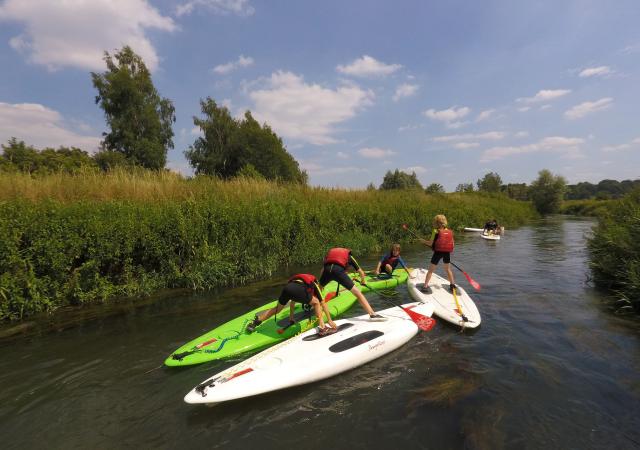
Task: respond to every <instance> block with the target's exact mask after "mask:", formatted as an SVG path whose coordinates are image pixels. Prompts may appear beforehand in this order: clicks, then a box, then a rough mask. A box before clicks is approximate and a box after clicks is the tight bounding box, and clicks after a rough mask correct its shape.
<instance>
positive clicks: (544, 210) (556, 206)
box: [529, 169, 567, 214]
mask: <svg viewBox="0 0 640 450" xmlns="http://www.w3.org/2000/svg"><path fill="white" fill-rule="evenodd" d="M566 189H567V181H566V180H565V179H564V177H562V176H560V175H553V174H552V173H551V172H550V171H549V170H547V169H544V170H541V171H540V172H538V178H536V179H535V180H534V181H533V182H532V183H531V186H530V187H529V197H530V198H531V200H532V201H533V205H534V206H535V207H536V209H537V210H538V212H539V213H541V214H549V213H554V212H558V211H559V210H560V206H561V205H562V199H563V198H564V192H565V190H566Z"/></svg>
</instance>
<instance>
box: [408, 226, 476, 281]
mask: <svg viewBox="0 0 640 450" xmlns="http://www.w3.org/2000/svg"><path fill="white" fill-rule="evenodd" d="M402 228H403V229H404V230H406V231H408V232H409V233H411V234H412V235H413V236H414V237H415V238H416V239H420V240H423V239H422V238H421V237H419V236H418V235H417V234H415V233H414V232H413V230H412V229H411V228H409V227H408V226H407V224H406V223H403V224H402ZM451 265H453V267H455V268H456V269H458V270H459V271H460V272H462V274H463V275H464V276H465V278H466V279H467V281H468V282H469V284H470V285H471V286H473V288H474V289H475V290H476V291H479V290H480V288H481V287H482V286H480V283H478V282H477V281H476V280H474V279H473V278H471V276H470V275H469V274H468V273H467V272H465V271H464V270H462V269H461V268H460V267H459V266H458V265H456V264H455V263H451Z"/></svg>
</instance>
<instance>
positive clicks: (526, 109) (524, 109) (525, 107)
mask: <svg viewBox="0 0 640 450" xmlns="http://www.w3.org/2000/svg"><path fill="white" fill-rule="evenodd" d="M530 109H531V106H523V107H522V108H518V111H520V112H527V111H529V110H530Z"/></svg>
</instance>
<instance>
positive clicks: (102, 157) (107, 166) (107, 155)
mask: <svg viewBox="0 0 640 450" xmlns="http://www.w3.org/2000/svg"><path fill="white" fill-rule="evenodd" d="M93 160H94V161H95V162H96V164H97V165H98V167H99V168H100V169H102V170H104V171H105V172H108V171H109V170H111V169H115V168H116V167H126V166H132V165H133V164H132V162H131V161H130V160H128V159H127V157H126V156H125V155H124V153H120V152H116V151H113V150H106V149H103V150H101V151H99V152H98V153H96V154H95V155H93Z"/></svg>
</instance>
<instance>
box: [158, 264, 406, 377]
mask: <svg viewBox="0 0 640 450" xmlns="http://www.w3.org/2000/svg"><path fill="white" fill-rule="evenodd" d="M353 276H355V277H357V279H359V277H358V276H357V274H352V277H353ZM406 280H407V273H406V272H405V271H404V270H396V271H395V272H394V274H393V277H388V276H379V277H378V276H375V275H371V274H367V286H360V285H359V284H358V283H356V286H358V287H359V288H360V290H361V291H362V292H368V291H370V290H371V288H373V289H374V290H376V289H384V288H390V287H394V286H397V285H398V284H399V283H403V282H405V281H406ZM336 288H337V284H336V282H335V281H332V282H331V283H329V284H327V285H326V286H325V289H324V295H325V297H326V296H327V295H328V294H329V295H331V296H333V295H335V292H336ZM356 301H357V299H356V297H355V295H353V294H352V293H351V292H348V291H345V290H344V288H341V290H340V292H339V294H338V295H337V296H335V297H333V298H331V299H330V300H329V301H328V302H327V306H328V307H329V311H330V312H331V317H332V318H333V317H338V316H340V315H341V314H343V313H344V312H345V311H347V310H348V309H349V308H351V306H353V304H354V303H355V302H356ZM277 303H278V301H277V300H274V301H272V302H270V303H267V304H265V305H263V306H260V307H259V308H256V309H254V310H251V311H249V312H247V313H246V314H243V315H241V316H239V317H236V318H235V319H232V320H230V321H229V322H227V323H224V324H222V325H220V326H219V327H217V328H214V329H213V330H211V331H209V332H207V333H205V334H203V335H202V336H200V337H197V338H195V339H194V340H192V341H190V342H187V343H186V344H184V345H183V346H182V347H180V348H178V349H177V350H176V351H174V352H173V353H172V354H171V355H170V356H169V357H168V358H167V359H166V360H165V362H164V363H165V365H167V366H172V367H175V366H190V365H194V364H202V363H204V362H207V361H213V360H217V359H223V358H228V357H231V356H235V355H238V354H241V353H245V352H250V351H253V350H258V349H261V348H264V347H269V346H271V345H274V344H277V343H278V342H280V341H283V340H285V339H289V338H290V337H292V336H295V335H296V334H298V333H301V332H303V331H306V330H308V329H310V328H312V327H314V326H316V323H317V320H316V318H315V314H313V312H307V311H304V310H303V308H302V305H301V304H299V303H296V309H295V317H296V323H295V324H293V325H291V326H289V327H287V325H288V323H289V308H288V307H286V308H284V309H283V310H282V311H281V312H280V313H279V314H278V315H277V316H276V319H275V320H274V318H273V317H271V318H269V319H268V320H266V321H265V322H264V323H262V324H261V325H260V326H259V327H257V328H256V330H255V331H254V332H253V333H251V334H248V333H247V332H246V331H245V328H246V326H247V324H249V322H251V321H252V320H253V318H254V317H255V316H256V314H257V313H260V312H262V311H264V310H267V309H270V308H273V307H274V306H275V305H276V304H277ZM309 317H311V320H309ZM278 331H280V333H279V332H278Z"/></svg>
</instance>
